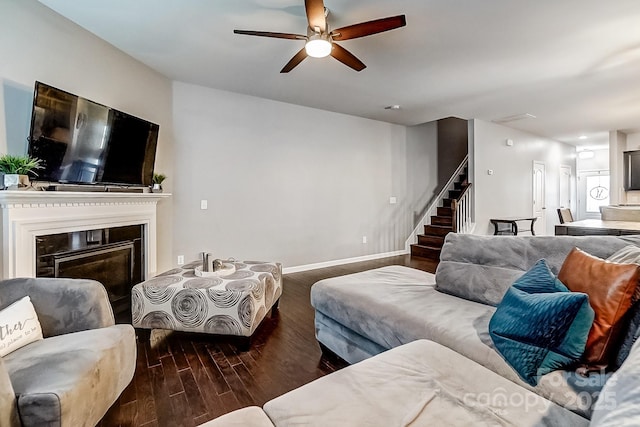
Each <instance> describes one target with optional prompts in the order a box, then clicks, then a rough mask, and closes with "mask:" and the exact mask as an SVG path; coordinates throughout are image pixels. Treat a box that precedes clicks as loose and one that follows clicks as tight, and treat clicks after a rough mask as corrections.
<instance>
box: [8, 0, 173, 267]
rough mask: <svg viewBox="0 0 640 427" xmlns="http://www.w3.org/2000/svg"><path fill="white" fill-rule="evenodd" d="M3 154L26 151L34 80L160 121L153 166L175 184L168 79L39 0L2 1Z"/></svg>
mask: <svg viewBox="0 0 640 427" xmlns="http://www.w3.org/2000/svg"><path fill="white" fill-rule="evenodd" d="M0 58H1V60H0V153H6V152H11V153H12V154H24V153H26V137H27V135H28V131H29V125H30V123H29V120H30V116H31V102H32V98H33V88H34V82H35V81H36V80H39V81H42V82H44V83H47V84H50V85H52V86H55V87H58V88H61V89H64V90H67V91H69V92H72V93H75V94H77V95H80V96H83V97H85V98H88V99H91V100H93V101H96V102H99V103H102V104H105V105H108V106H111V107H114V108H117V109H119V110H122V111H126V112H128V113H131V114H134V115H136V116H139V117H142V118H145V119H147V120H150V121H152V122H155V123H158V124H160V138H159V141H158V154H157V158H156V169H157V170H158V171H161V172H165V173H166V174H167V175H168V176H169V179H168V180H167V181H166V185H165V188H166V189H168V190H169V191H170V190H171V186H172V178H173V177H174V172H173V169H172V152H173V130H172V115H171V102H172V100H171V96H172V91H171V82H170V80H169V79H167V78H166V77H163V76H162V75H160V74H158V73H156V72H155V71H153V70H151V69H150V68H148V67H146V66H145V65H143V64H141V63H140V62H138V61H135V60H134V59H132V58H131V57H129V56H128V55H126V54H124V53H123V52H121V51H119V50H117V49H115V48H114V47H113V46H111V45H109V44H107V43H106V42H104V41H102V40H101V39H99V38H97V37H95V36H94V35H92V34H91V33H89V32H87V31H85V30H83V29H82V28H80V27H78V26H77V25H75V24H74V23H72V22H70V21H68V20H66V19H65V18H62V17H61V16H59V15H58V14H56V13H54V12H53V11H51V10H50V9H48V8H47V7H45V6H43V5H42V4H40V3H38V2H36V1H34V0H20V1H17V0H15V1H7V0H2V1H0ZM171 203H172V202H171V201H163V202H161V203H160V205H159V206H160V207H159V211H158V239H159V241H158V268H159V269H166V268H169V267H170V266H171V265H172V262H171V261H172V259H171V245H172V242H171V238H172V235H171V232H170V230H171V221H172V216H173V213H172V212H173V209H172V206H171Z"/></svg>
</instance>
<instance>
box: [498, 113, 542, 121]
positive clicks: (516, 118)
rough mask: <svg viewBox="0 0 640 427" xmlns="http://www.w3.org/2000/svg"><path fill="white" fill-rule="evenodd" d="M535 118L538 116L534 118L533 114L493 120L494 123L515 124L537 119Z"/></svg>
mask: <svg viewBox="0 0 640 427" xmlns="http://www.w3.org/2000/svg"><path fill="white" fill-rule="evenodd" d="M535 118H536V116H534V115H533V114H529V113H523V114H515V115H513V116H507V117H502V118H500V119H495V120H492V122H494V123H509V122H515V121H516V120H524V119H535Z"/></svg>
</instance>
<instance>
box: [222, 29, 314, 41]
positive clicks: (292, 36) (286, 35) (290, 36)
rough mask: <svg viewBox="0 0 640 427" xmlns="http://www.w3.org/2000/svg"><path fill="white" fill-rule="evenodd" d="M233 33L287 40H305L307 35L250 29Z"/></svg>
mask: <svg viewBox="0 0 640 427" xmlns="http://www.w3.org/2000/svg"><path fill="white" fill-rule="evenodd" d="M233 33H234V34H244V35H246V36H259V37H273V38H276V39H289V40H306V39H307V37H306V36H303V35H302V34H289V33H272V32H269V31H251V30H233Z"/></svg>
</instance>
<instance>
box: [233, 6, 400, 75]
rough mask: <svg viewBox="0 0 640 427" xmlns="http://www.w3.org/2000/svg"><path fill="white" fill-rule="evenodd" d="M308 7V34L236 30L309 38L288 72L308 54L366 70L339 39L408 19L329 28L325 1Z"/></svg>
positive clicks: (388, 27) (247, 32)
mask: <svg viewBox="0 0 640 427" xmlns="http://www.w3.org/2000/svg"><path fill="white" fill-rule="evenodd" d="M304 6H305V10H306V12H307V20H308V21H309V25H308V27H307V35H306V36H304V35H302V34H289V33H273V32H268V31H250V30H233V32H234V33H235V34H244V35H247V36H260V37H273V38H277V39H289V40H305V41H306V43H305V46H304V47H303V48H302V49H301V50H300V51H299V52H298V53H296V54H295V55H294V56H293V58H291V60H290V61H289V62H288V63H287V65H285V66H284V68H283V69H282V70H280V72H281V73H288V72H289V71H291V70H293V69H294V68H295V67H296V66H297V65H298V64H300V63H301V62H302V61H303V60H304V59H305V58H306V57H307V56H312V57H315V58H324V57H325V56H328V55H331V56H333V57H334V58H335V59H337V60H338V61H340V62H342V63H343V64H345V65H347V66H349V67H351V68H353V69H354V70H356V71H362V70H364V69H365V68H366V65H364V64H363V63H362V61H360V60H359V59H358V58H356V57H355V56H354V55H353V54H352V53H351V52H349V51H348V50H346V49H345V48H343V47H342V46H340V45H338V44H337V43H335V42H337V41H344V40H350V39H356V38H359V37H365V36H370V35H372V34H377V33H382V32H384V31H389V30H393V29H395V28H400V27H404V26H405V25H407V21H406V19H405V16H404V15H398V16H392V17H389V18H382V19H375V20H373V21H368V22H361V23H360V24H354V25H349V26H347V27H342V28H338V29H337V30H333V31H329V22H328V21H327V9H325V7H324V2H323V0H305V2H304Z"/></svg>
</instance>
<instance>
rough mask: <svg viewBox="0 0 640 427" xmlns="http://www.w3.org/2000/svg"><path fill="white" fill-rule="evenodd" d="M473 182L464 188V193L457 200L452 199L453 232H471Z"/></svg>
mask: <svg viewBox="0 0 640 427" xmlns="http://www.w3.org/2000/svg"><path fill="white" fill-rule="evenodd" d="M470 188H471V183H468V184H467V185H466V187H464V188H463V189H462V193H460V196H459V197H458V199H457V200H452V201H451V213H452V215H451V216H452V217H453V223H452V225H453V232H454V233H469V232H470V231H471V228H472V222H471V218H472V215H471V208H472V204H471V192H470V191H469V189H470Z"/></svg>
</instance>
